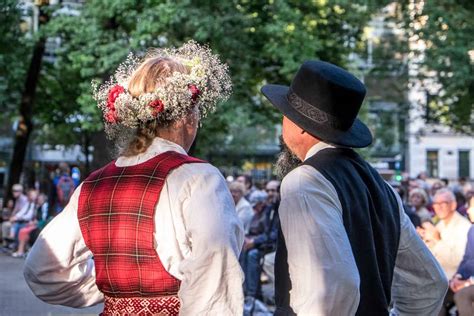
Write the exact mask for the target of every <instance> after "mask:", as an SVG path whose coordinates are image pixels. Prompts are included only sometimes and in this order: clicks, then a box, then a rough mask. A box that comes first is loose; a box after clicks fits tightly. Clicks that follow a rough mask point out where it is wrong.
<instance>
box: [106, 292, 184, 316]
mask: <svg viewBox="0 0 474 316" xmlns="http://www.w3.org/2000/svg"><path fill="white" fill-rule="evenodd" d="M179 306H180V303H179V298H178V297H177V296H161V297H126V298H125V297H110V296H107V295H105V301H104V311H103V312H102V313H101V314H100V316H132V315H139V316H162V315H163V316H165V315H166V316H178V314H179Z"/></svg>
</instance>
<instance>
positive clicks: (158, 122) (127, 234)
mask: <svg viewBox="0 0 474 316" xmlns="http://www.w3.org/2000/svg"><path fill="white" fill-rule="evenodd" d="M230 91H231V83H230V78H229V75H228V72H227V66H226V65H224V64H222V63H221V62H220V61H219V59H218V58H217V56H216V55H214V54H212V52H211V51H210V49H209V48H207V47H203V46H200V45H198V44H196V43H195V42H189V43H187V44H185V45H184V46H182V47H181V48H178V49H160V50H155V51H153V52H152V53H151V54H149V55H148V56H147V57H146V58H145V59H144V60H143V61H141V62H140V61H138V60H137V59H136V58H134V57H133V56H129V58H128V59H127V61H126V62H125V63H123V64H122V65H121V66H120V67H119V68H118V70H117V72H116V73H115V75H114V76H113V77H112V79H111V80H110V81H109V82H106V83H105V84H103V85H97V84H96V85H94V97H95V99H96V100H97V102H98V106H99V108H100V109H101V110H102V112H103V116H104V120H105V128H106V132H107V134H108V135H109V136H110V138H111V139H112V140H113V141H114V142H115V144H116V145H117V146H118V147H119V149H120V156H119V157H118V158H117V159H116V160H114V161H112V162H111V163H109V164H108V165H106V166H105V167H103V168H101V169H99V170H97V171H95V172H93V173H92V174H91V175H90V176H89V177H88V178H87V179H86V180H85V181H84V182H83V183H82V184H81V185H80V186H79V187H78V188H77V189H76V191H75V193H74V195H73V196H72V198H71V200H70V202H69V204H68V205H67V206H66V208H65V209H64V211H63V212H62V213H61V214H59V215H58V216H57V217H56V218H55V219H54V220H53V221H52V222H51V223H50V224H49V225H48V226H47V227H46V228H45V229H44V230H43V232H42V234H41V235H40V237H39V238H38V240H37V242H36V243H35V245H34V246H33V248H32V249H31V251H30V254H29V256H28V258H27V260H26V263H25V270H24V274H25V279H26V281H27V282H28V284H29V286H30V287H31V289H32V290H33V292H34V293H35V294H36V295H37V296H38V297H39V298H40V299H42V300H44V301H46V302H48V303H51V304H60V305H66V306H72V307H84V306H91V305H94V304H97V303H100V302H102V301H104V311H103V313H102V315H178V313H179V314H180V315H242V304H243V294H242V281H243V280H242V273H241V270H240V266H239V262H238V257H239V252H240V249H241V247H242V244H243V233H242V227H241V225H240V223H239V220H238V218H237V216H236V212H235V209H234V203H233V201H232V197H231V195H230V193H229V191H228V189H227V186H226V182H225V180H224V178H223V177H222V175H221V174H220V173H219V171H218V170H217V169H216V168H215V167H213V166H212V165H210V164H209V163H206V162H204V161H202V160H199V159H196V158H193V157H190V156H188V155H187V153H186V152H187V151H188V150H189V148H190V147H191V144H192V143H193V141H194V138H195V136H196V131H197V127H198V124H199V121H200V119H201V118H202V117H203V116H205V115H206V114H207V113H209V112H210V111H212V110H213V109H214V108H215V106H216V104H217V103H218V102H219V101H222V100H224V99H226V98H227V97H228V96H229V94H230Z"/></svg>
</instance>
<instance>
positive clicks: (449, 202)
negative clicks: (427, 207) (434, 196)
mask: <svg viewBox="0 0 474 316" xmlns="http://www.w3.org/2000/svg"><path fill="white" fill-rule="evenodd" d="M451 203H452V201H443V202H435V203H433V206H442V205H445V206H446V205H449V204H451Z"/></svg>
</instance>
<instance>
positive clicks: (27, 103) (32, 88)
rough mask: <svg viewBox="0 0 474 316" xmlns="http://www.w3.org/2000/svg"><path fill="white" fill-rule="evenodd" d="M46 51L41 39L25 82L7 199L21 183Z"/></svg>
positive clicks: (34, 52)
mask: <svg viewBox="0 0 474 316" xmlns="http://www.w3.org/2000/svg"><path fill="white" fill-rule="evenodd" d="M44 50H45V39H44V38H40V39H39V40H38V42H37V43H36V44H35V47H34V50H33V56H32V58H31V63H30V67H29V68H28V74H27V77H26V82H25V89H24V91H23V94H22V96H21V103H20V119H19V120H18V127H17V130H16V133H15V145H14V147H13V155H12V159H11V162H10V170H9V173H8V182H7V187H6V190H5V192H7V199H6V200H8V199H11V198H12V193H11V187H12V185H13V184H15V183H19V181H20V176H21V172H22V170H23V163H24V162H25V156H26V149H27V146H28V140H29V137H30V134H31V131H32V130H33V120H32V116H33V105H34V99H35V93H36V86H37V83H38V79H39V73H40V70H41V60H42V59H43V54H44Z"/></svg>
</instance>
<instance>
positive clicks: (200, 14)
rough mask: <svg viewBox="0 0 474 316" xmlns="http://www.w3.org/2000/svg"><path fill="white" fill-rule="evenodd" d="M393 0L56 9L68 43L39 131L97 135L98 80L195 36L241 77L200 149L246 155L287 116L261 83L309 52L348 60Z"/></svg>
mask: <svg viewBox="0 0 474 316" xmlns="http://www.w3.org/2000/svg"><path fill="white" fill-rule="evenodd" d="M384 2H386V1H365V2H363V3H364V4H357V3H354V2H351V1H330V0H315V1H281V0H266V1H263V0H257V1H248V0H240V1H236V0H235V1H204V0H202V1H190V0H188V1H152V0H140V1H139V0H120V1H119V0H101V1H98V0H91V1H87V2H85V3H84V5H83V7H82V8H81V9H80V14H70V12H69V14H68V13H67V12H66V11H65V10H58V9H59V8H54V7H52V8H51V12H53V13H52V15H51V16H52V18H51V20H50V22H49V23H48V25H47V26H45V27H44V28H43V32H45V34H46V35H47V36H48V38H50V39H57V40H59V41H60V46H59V49H58V50H57V51H56V52H55V56H56V60H55V63H54V64H49V65H45V68H44V71H43V76H42V78H41V81H40V91H39V94H38V106H37V107H36V115H37V116H36V117H37V120H38V121H41V124H40V125H41V131H40V135H41V136H42V138H43V140H44V141H48V142H50V143H64V144H73V143H77V142H78V140H79V139H82V138H83V137H84V135H86V136H87V135H89V136H90V135H92V133H94V132H96V131H98V130H100V129H101V116H100V113H99V111H98V110H97V108H96V106H95V104H94V102H93V100H92V99H91V92H90V82H91V80H92V79H99V80H104V79H106V78H107V77H108V76H109V75H110V74H111V73H112V72H113V70H114V69H115V68H116V67H117V65H118V64H119V63H120V62H121V61H123V60H124V59H125V57H126V55H127V54H128V53H129V52H130V51H132V52H135V53H136V54H139V55H140V54H143V53H144V52H145V51H146V50H147V48H150V47H160V46H170V45H180V44H181V43H183V42H185V41H187V40H189V39H195V40H196V41H198V42H201V43H208V44H209V45H210V46H211V47H212V48H213V49H214V50H215V51H216V52H218V53H219V54H220V55H221V57H222V58H223V59H224V60H225V61H226V62H227V63H228V64H229V65H230V70H231V75H232V79H233V83H234V94H233V96H232V98H231V99H230V100H229V101H228V102H226V103H225V104H223V105H222V106H221V107H220V108H219V109H218V110H217V112H216V113H215V114H214V115H211V116H210V117H209V118H207V119H206V120H205V121H204V122H203V128H202V129H201V131H200V132H199V137H198V146H197V149H198V154H199V155H200V156H203V157H208V155H209V153H211V152H223V151H226V152H239V151H240V152H241V151H242V150H246V149H248V148H250V147H251V145H255V144H256V143H259V142H261V141H262V140H261V139H259V138H260V137H261V136H262V135H263V134H265V133H261V132H259V131H261V130H262V129H268V128H272V127H273V125H274V124H275V123H276V122H277V121H278V120H279V115H278V113H277V112H276V111H274V110H273V108H272V107H271V106H270V105H269V104H268V103H267V102H264V101H263V98H262V96H261V95H260V93H259V89H260V87H261V86H262V85H263V84H265V83H266V82H272V83H282V84H288V83H289V81H290V79H291V77H292V75H293V74H294V73H295V71H296V70H297V67H298V66H299V65H300V64H301V63H302V62H303V61H304V60H307V59H323V60H327V61H330V62H333V63H336V64H339V65H343V66H344V65H346V63H347V56H348V54H349V53H350V52H352V51H354V50H356V49H357V47H359V46H358V45H359V44H360V37H361V35H362V28H363V27H364V25H365V24H366V23H367V21H368V19H370V13H371V12H373V11H374V10H375V9H376V8H377V7H378V6H379V5H380V4H382V3H384ZM246 129H247V130H250V131H255V132H254V133H252V132H250V133H244V132H242V131H244V130H246ZM267 134H268V133H267ZM264 136H265V135H264ZM265 137H267V136H265Z"/></svg>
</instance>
